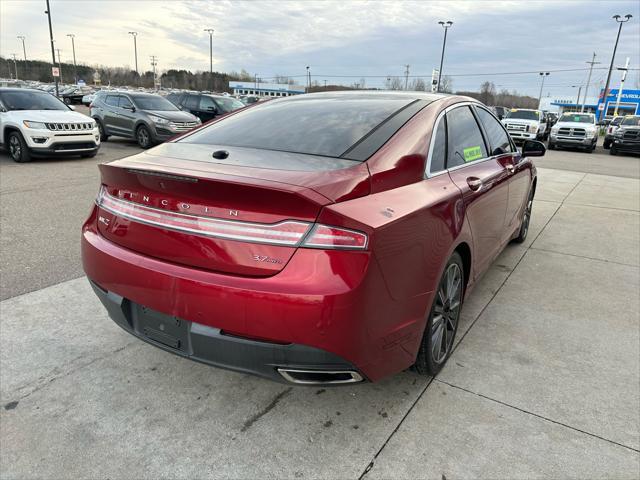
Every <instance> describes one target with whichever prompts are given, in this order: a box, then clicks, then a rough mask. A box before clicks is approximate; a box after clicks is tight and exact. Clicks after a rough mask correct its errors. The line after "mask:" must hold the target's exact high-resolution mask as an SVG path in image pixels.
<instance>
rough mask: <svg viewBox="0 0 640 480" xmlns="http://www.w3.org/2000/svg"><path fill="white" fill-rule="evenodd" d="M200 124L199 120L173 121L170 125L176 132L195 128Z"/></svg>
mask: <svg viewBox="0 0 640 480" xmlns="http://www.w3.org/2000/svg"><path fill="white" fill-rule="evenodd" d="M197 125H198V122H171V123H170V124H169V126H170V127H171V128H172V129H173V131H174V132H186V131H188V130H191V129H192V128H195V127H196V126H197Z"/></svg>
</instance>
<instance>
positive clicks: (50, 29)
mask: <svg viewBox="0 0 640 480" xmlns="http://www.w3.org/2000/svg"><path fill="white" fill-rule="evenodd" d="M44 13H46V14H47V18H48V19H49V40H50V41H51V59H52V60H53V62H52V63H51V66H52V67H55V66H56V52H55V50H54V48H53V28H52V27H51V8H49V0H47V9H46V10H45V12H44ZM52 73H53V72H52ZM58 73H60V72H58ZM59 79H60V76H57V77H56V76H55V75H54V76H53V80H54V81H55V82H56V97H57V96H58V93H59V92H58V80H59Z"/></svg>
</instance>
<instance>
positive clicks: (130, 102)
mask: <svg viewBox="0 0 640 480" xmlns="http://www.w3.org/2000/svg"><path fill="white" fill-rule="evenodd" d="M91 117H93V118H94V119H95V121H96V122H97V123H98V128H99V129H100V137H101V139H102V141H103V142H105V141H107V139H108V138H109V137H110V136H111V135H114V136H118V137H126V138H132V139H135V140H136V141H137V142H138V145H140V146H141V147H142V148H149V147H152V146H153V145H154V144H157V143H161V142H163V141H165V140H168V139H170V138H172V137H175V136H176V135H179V134H181V133H184V132H188V131H189V130H191V129H192V128H195V127H197V126H198V125H200V124H201V123H202V122H200V120H199V119H198V118H197V117H195V116H194V115H191V114H190V113H188V112H181V111H180V110H179V109H178V107H176V106H175V105H174V104H173V103H171V102H169V101H167V100H166V99H165V98H162V97H161V96H160V95H154V94H150V93H137V92H136V93H132V92H118V91H105V90H102V91H100V92H98V94H97V95H96V98H95V99H94V100H93V103H92V104H91Z"/></svg>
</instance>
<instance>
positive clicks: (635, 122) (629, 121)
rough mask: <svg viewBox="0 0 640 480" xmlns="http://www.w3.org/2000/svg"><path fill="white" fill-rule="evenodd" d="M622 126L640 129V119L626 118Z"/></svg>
mask: <svg viewBox="0 0 640 480" xmlns="http://www.w3.org/2000/svg"><path fill="white" fill-rule="evenodd" d="M622 125H625V126H632V127H640V117H626V118H625V119H624V120H623V121H622Z"/></svg>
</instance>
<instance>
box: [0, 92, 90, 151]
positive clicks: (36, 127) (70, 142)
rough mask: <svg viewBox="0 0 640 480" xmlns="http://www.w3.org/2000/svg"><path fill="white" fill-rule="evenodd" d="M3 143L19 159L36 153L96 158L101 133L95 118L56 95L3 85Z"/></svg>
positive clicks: (0, 112) (0, 102)
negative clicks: (71, 106)
mask: <svg viewBox="0 0 640 480" xmlns="http://www.w3.org/2000/svg"><path fill="white" fill-rule="evenodd" d="M0 145H2V146H3V147H4V148H5V149H6V150H8V152H9V155H10V156H11V158H12V159H13V160H14V161H16V162H28V161H29V160H31V157H32V156H34V155H43V156H55V155H80V156H81V157H93V156H95V155H96V153H98V149H99V148H100V133H99V131H98V126H97V124H96V122H95V120H93V119H92V118H90V117H88V116H86V115H83V114H81V113H79V112H75V111H73V109H71V108H70V107H68V106H67V105H65V104H64V103H62V102H61V101H60V100H58V99H57V98H56V97H54V96H53V95H50V94H48V93H46V92H43V91H41V90H34V89H28V88H0Z"/></svg>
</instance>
